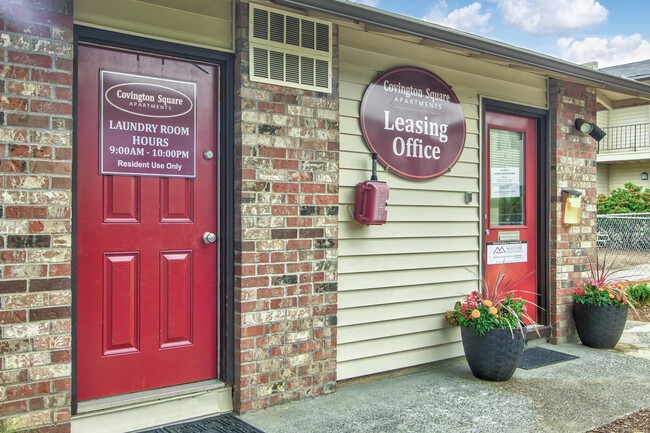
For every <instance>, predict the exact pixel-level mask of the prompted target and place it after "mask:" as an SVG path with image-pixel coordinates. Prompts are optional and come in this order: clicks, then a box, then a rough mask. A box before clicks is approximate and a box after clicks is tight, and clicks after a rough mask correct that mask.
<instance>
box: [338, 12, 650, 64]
mask: <svg viewBox="0 0 650 433" xmlns="http://www.w3.org/2000/svg"><path fill="white" fill-rule="evenodd" d="M350 1H354V2H356V3H362V4H365V5H368V6H373V7H376V8H379V9H384V10H387V11H390V12H396V13H399V14H402V15H407V16H410V17H415V18H419V19H424V20H427V21H431V22H433V23H436V24H441V25H444V26H447V27H452V28H455V29H458V30H463V31H466V32H469V33H473V34H475V35H479V36H483V37H487V38H490V39H495V40H498V41H501V42H505V43H507V44H510V45H514V46H517V47H521V48H527V49H530V50H534V51H537V52H540V53H544V54H548V55H551V56H554V57H558V58H560V59H563V60H568V61H570V62H574V63H579V64H583V63H588V62H593V61H597V62H598V67H599V68H604V67H607V66H614V65H622V64H625V63H632V62H638V61H641V60H647V59H650V26H649V25H648V21H650V1H648V0H602V1H595V0H476V1H472V0H350Z"/></svg>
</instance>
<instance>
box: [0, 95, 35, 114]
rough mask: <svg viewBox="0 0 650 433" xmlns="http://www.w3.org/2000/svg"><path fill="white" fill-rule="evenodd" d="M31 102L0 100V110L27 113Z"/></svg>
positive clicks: (13, 99)
mask: <svg viewBox="0 0 650 433" xmlns="http://www.w3.org/2000/svg"><path fill="white" fill-rule="evenodd" d="M28 103H29V101H28V100H27V99H25V98H10V97H4V98H2V99H0V108H2V109H3V110H12V111H27V104H28Z"/></svg>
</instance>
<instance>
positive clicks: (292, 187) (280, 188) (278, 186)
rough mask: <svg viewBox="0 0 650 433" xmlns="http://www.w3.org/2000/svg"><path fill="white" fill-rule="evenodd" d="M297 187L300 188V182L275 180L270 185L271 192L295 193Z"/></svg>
mask: <svg viewBox="0 0 650 433" xmlns="http://www.w3.org/2000/svg"><path fill="white" fill-rule="evenodd" d="M299 188H300V184H297V183H281V182H276V183H274V184H273V186H272V190H273V192H289V193H297V192H298V191H299Z"/></svg>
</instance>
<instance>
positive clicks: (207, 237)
mask: <svg viewBox="0 0 650 433" xmlns="http://www.w3.org/2000/svg"><path fill="white" fill-rule="evenodd" d="M216 240H217V235H215V234H214V233H212V232H205V233H203V242H205V243H206V244H211V243H213V242H215V241H216Z"/></svg>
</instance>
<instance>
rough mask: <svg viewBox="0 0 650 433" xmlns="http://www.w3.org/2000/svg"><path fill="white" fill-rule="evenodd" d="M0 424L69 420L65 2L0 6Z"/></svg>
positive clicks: (56, 428) (44, 427) (53, 425)
mask: <svg viewBox="0 0 650 433" xmlns="http://www.w3.org/2000/svg"><path fill="white" fill-rule="evenodd" d="M0 28H1V29H2V32H1V33H0V38H1V39H0V48H1V49H2V51H1V52H2V62H0V93H1V96H0V158H1V159H0V183H1V187H2V189H1V193H0V272H1V278H0V363H1V365H0V430H2V429H3V427H5V428H7V427H13V426H16V427H21V426H30V427H32V429H31V430H30V431H32V432H49V433H54V432H57V433H58V432H67V431H69V424H68V420H69V417H70V382H71V379H70V372H71V368H70V353H71V351H70V347H71V336H70V332H71V319H70V310H71V308H70V305H71V291H70V260H71V219H70V216H71V166H72V57H73V44H72V1H71V0H69V1H64V0H52V1H44V2H40V1H26V0H23V1H20V0H15V1H14V0H3V1H2V2H0Z"/></svg>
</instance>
